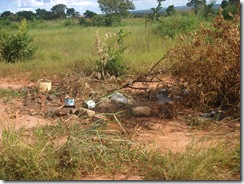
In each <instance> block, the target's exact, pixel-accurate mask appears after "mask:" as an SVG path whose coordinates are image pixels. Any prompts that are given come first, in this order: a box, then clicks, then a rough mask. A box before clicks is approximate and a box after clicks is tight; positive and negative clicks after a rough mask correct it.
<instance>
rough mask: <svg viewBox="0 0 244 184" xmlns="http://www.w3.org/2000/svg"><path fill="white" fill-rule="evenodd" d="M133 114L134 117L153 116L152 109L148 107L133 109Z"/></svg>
mask: <svg viewBox="0 0 244 184" xmlns="http://www.w3.org/2000/svg"><path fill="white" fill-rule="evenodd" d="M132 114H133V115H134V116H138V117H140V116H151V114H152V109H151V108H150V107H148V106H137V107H134V108H132Z"/></svg>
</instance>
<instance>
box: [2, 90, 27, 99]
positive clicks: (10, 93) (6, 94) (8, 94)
mask: <svg viewBox="0 0 244 184" xmlns="http://www.w3.org/2000/svg"><path fill="white" fill-rule="evenodd" d="M23 96H24V92H18V91H16V90H12V89H1V88H0V98H9V99H11V98H20V97H23Z"/></svg>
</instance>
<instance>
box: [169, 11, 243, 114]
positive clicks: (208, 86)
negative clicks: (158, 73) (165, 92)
mask: <svg viewBox="0 0 244 184" xmlns="http://www.w3.org/2000/svg"><path fill="white" fill-rule="evenodd" d="M192 37H193V41H192V42H190V43H189V44H187V45H184V46H179V47H176V48H175V49H173V50H172V51H170V53H169V55H168V59H169V60H170V61H171V62H173V66H172V74H173V76H175V77H176V79H177V86H178V88H179V90H177V91H181V89H187V90H189V91H190V95H189V96H188V97H187V100H186V101H184V103H188V105H190V106H191V107H194V108H195V109H201V110H203V109H205V110H206V109H209V108H210V107H211V108H213V107H214V108H216V107H221V108H222V109H226V110H228V111H227V112H229V113H230V114H231V115H233V116H235V117H239V115H240V15H239V14H238V15H236V16H235V17H234V16H233V21H226V20H225V19H224V17H223V16H222V14H221V15H219V16H217V17H216V18H215V19H214V20H213V27H212V28H204V27H203V28H202V29H200V30H199V31H197V32H196V33H195V34H192Z"/></svg>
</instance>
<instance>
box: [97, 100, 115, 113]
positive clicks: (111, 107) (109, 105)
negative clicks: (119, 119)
mask: <svg viewBox="0 0 244 184" xmlns="http://www.w3.org/2000/svg"><path fill="white" fill-rule="evenodd" d="M96 110H97V111H99V112H106V113H110V112H116V111H117V106H116V104H115V103H113V102H112V100H110V99H109V98H107V97H104V98H100V100H99V102H98V103H97V106H96Z"/></svg>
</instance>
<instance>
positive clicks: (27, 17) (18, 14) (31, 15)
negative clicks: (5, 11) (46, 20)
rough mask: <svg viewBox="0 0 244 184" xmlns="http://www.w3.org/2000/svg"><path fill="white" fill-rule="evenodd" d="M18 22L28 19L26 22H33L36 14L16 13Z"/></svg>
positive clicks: (28, 12)
mask: <svg viewBox="0 0 244 184" xmlns="http://www.w3.org/2000/svg"><path fill="white" fill-rule="evenodd" d="M16 15H17V17H18V20H22V19H24V18H25V19H26V20H33V19H34V17H35V13H33V12H32V11H19V12H17V13H16Z"/></svg>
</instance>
